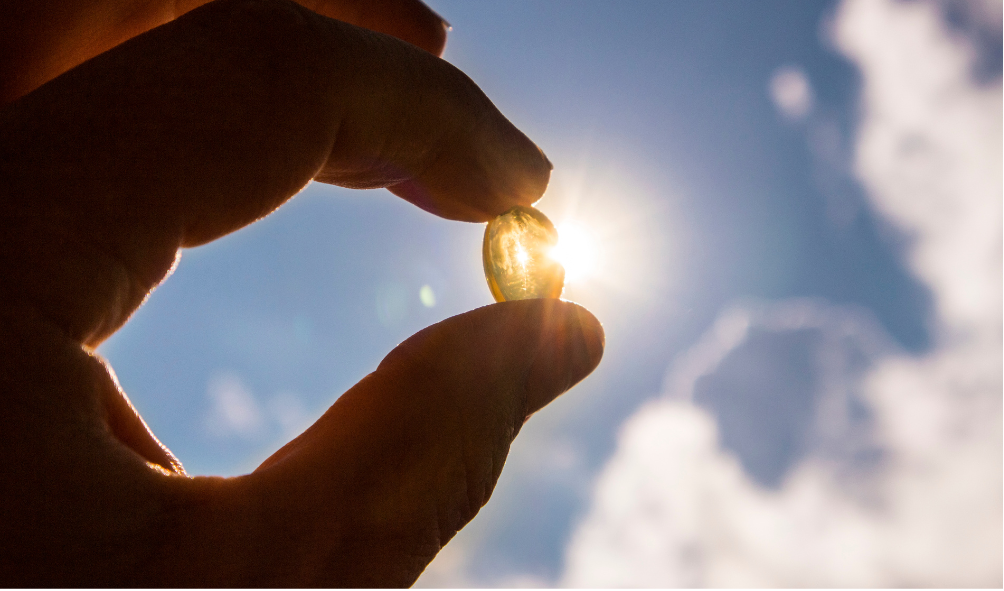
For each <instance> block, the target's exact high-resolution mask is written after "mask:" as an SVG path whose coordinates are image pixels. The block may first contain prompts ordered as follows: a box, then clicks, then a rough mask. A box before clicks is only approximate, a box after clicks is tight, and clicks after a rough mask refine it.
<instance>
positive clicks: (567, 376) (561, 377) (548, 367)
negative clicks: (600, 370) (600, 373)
mask: <svg viewBox="0 0 1004 591" xmlns="http://www.w3.org/2000/svg"><path fill="white" fill-rule="evenodd" d="M557 303H558V302H556V304H557ZM560 304H561V306H560V307H558V306H556V307H555V309H553V310H552V314H551V315H550V317H547V318H545V322H546V323H548V324H549V326H547V327H546V330H545V332H544V335H543V337H542V338H543V341H542V342H541V345H540V349H539V350H538V352H537V356H536V358H535V359H534V362H533V365H532V366H531V368H530V372H529V374H528V376H527V385H526V387H527V416H529V415H531V414H533V413H534V412H536V411H538V410H540V409H541V408H543V407H544V406H546V405H547V404H548V403H550V402H551V401H552V400H554V399H555V398H557V397H558V396H559V395H560V394H562V393H563V392H565V391H567V390H568V389H569V388H571V387H572V386H574V385H575V384H577V383H578V382H580V381H582V379H583V378H585V377H586V376H587V375H589V374H590V373H591V372H592V371H593V370H594V369H595V368H596V366H597V365H598V364H599V362H600V359H601V358H602V357H603V348H604V346H605V343H606V336H605V335H604V333H603V326H602V325H601V324H600V322H599V320H597V319H596V317H595V316H593V315H592V314H590V313H589V312H588V311H586V310H585V309H584V308H582V307H580V306H577V305H575V304H572V303H570V302H560Z"/></svg>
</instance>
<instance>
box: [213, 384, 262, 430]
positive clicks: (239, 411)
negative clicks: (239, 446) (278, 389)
mask: <svg viewBox="0 0 1004 591" xmlns="http://www.w3.org/2000/svg"><path fill="white" fill-rule="evenodd" d="M206 394H207V395H208V396H209V401H210V405H211V409H210V413H209V416H208V417H207V419H206V426H207V427H208V428H209V430H210V432H212V433H214V434H217V435H238V436H241V437H255V436H257V435H259V434H260V433H261V432H262V430H263V429H264V427H265V417H264V415H263V413H262V410H261V407H260V406H259V405H258V402H257V401H256V400H255V398H254V396H253V395H252V394H251V392H250V391H249V390H248V389H247V387H246V386H245V385H244V383H243V382H241V379H240V378H239V377H238V376H237V375H236V374H233V373H217V374H215V375H213V377H212V378H210V379H209V384H208V385H207V387H206Z"/></svg>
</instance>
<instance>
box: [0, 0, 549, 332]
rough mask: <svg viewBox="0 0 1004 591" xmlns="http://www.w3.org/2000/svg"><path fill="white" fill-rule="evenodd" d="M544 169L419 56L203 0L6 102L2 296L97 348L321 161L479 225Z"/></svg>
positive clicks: (266, 9) (505, 125) (405, 47)
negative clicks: (197, 257) (204, 251)
mask: <svg viewBox="0 0 1004 591" xmlns="http://www.w3.org/2000/svg"><path fill="white" fill-rule="evenodd" d="M549 170H550V166H549V163H548V162H547V160H546V158H544V156H543V154H542V153H541V152H540V150H538V149H537V147H536V146H535V145H534V144H533V143H532V142H531V141H530V140H529V139H527V138H526V137H525V136H524V135H523V134H522V133H520V132H519V131H518V130H517V129H516V128H515V127H513V126H512V124H511V123H509V122H508V121H507V120H506V119H505V118H504V117H503V116H502V115H501V114H500V113H499V112H498V110H497V109H495V107H494V106H493V105H492V104H491V102H490V101H489V100H488V99H487V98H486V97H485V96H484V94H483V93H481V91H480V90H479V89H478V88H477V87H476V86H475V85H474V84H473V82H471V81H470V79H468V78H467V77H466V76H464V75H463V74H462V73H461V72H460V71H459V70H457V69H455V68H453V67H452V66H450V65H449V64H447V63H446V62H444V61H442V60H440V59H438V58H436V57H434V56H432V55H430V54H429V53H427V52H425V51H421V50H419V49H417V48H415V47H414V46H412V45H409V44H406V43H403V42H401V41H400V40H398V39H395V38H392V37H388V36H386V35H381V34H378V33H374V32H372V31H367V30H364V29H360V28H358V27H354V26H351V25H348V24H345V23H342V22H340V21H336V20H331V19H327V18H324V17H321V16H318V15H317V14H315V13H313V12H310V11H308V10H306V9H303V8H302V7H300V6H298V5H295V4H292V3H289V2H279V1H276V2H266V1H257V0H228V1H223V2H215V3H212V4H208V5H206V6H203V7H201V8H199V9H196V10H193V11H192V12H190V13H188V14H187V15H185V16H183V17H181V18H179V19H178V20H176V21H174V22H172V23H169V24H167V25H164V26H162V27H159V28H157V29H154V30H152V31H150V32H148V33H146V34H144V35H141V36H139V37H136V38H134V39H132V40H130V41H128V42H126V43H124V44H122V45H120V46H118V47H116V48H115V49H113V50H112V51H109V52H107V53H105V54H103V55H101V56H98V57H97V58H95V59H93V60H91V61H89V62H87V63H85V64H83V65H81V66H80V67H78V68H76V69H74V70H72V71H70V72H68V73H67V74H65V75H63V76H61V77H59V78H57V79H55V80H53V81H52V82H50V83H49V84H46V85H45V86H43V87H42V88H40V89H38V90H37V91H36V92H33V93H32V94H30V95H28V96H26V97H24V98H23V99H21V100H19V101H17V102H15V103H13V104H11V105H8V106H7V107H6V108H5V109H4V111H3V113H2V114H0V178H4V181H5V184H4V186H3V187H2V189H0V190H2V191H3V193H4V194H3V197H4V199H3V201H2V203H0V208H2V210H0V213H2V214H3V218H2V219H3V220H5V223H6V224H7V228H6V234H7V236H8V237H9V242H8V244H7V245H6V247H5V248H4V249H2V252H0V272H2V273H3V274H4V277H5V278H6V280H7V283H8V285H9V286H10V289H9V290H8V293H7V294H6V295H7V297H9V298H14V299H17V300H19V301H21V302H27V303H28V304H30V305H32V306H35V307H37V308H39V309H41V310H42V312H43V313H44V314H45V315H46V316H47V317H49V318H52V319H54V320H55V321H56V322H57V323H58V324H59V325H60V326H61V327H62V328H63V329H64V330H66V331H67V332H68V333H69V334H70V335H71V336H73V337H74V338H78V339H80V340H81V341H82V342H85V343H87V344H91V345H93V344H96V343H99V342H101V340H102V339H104V338H105V337H107V335H108V334H111V332H113V331H114V330H115V329H116V328H117V327H118V326H120V325H121V323H122V322H124V321H125V319H126V318H128V316H129V314H130V313H131V312H132V311H133V310H134V309H135V308H136V307H137V306H138V305H139V303H140V302H141V301H142V300H143V298H144V297H145V296H146V294H147V293H148V292H149V290H150V289H151V288H152V287H153V286H154V285H156V284H157V282H159V281H160V280H161V279H162V278H163V277H164V276H165V275H166V274H167V273H168V272H169V271H170V269H171V268H172V266H173V264H174V263H175V253H176V251H177V249H178V248H179V247H181V246H193V245H198V244H202V243H205V242H208V241H210V240H213V239H215V238H217V237H219V236H221V235H223V234H226V233H228V232H231V231H233V230H235V229H237V228H240V227H242V226H244V225H246V224H248V223H251V222H252V221H254V220H256V219H258V218H260V217H262V216H264V215H266V214H267V213H269V212H270V211H272V210H273V209H275V208H276V207H277V206H279V205H280V204H281V203H282V202H284V201H285V200H286V199H288V198H289V197H291V196H292V195H293V194H295V193H296V192H297V191H299V190H300V189H301V188H302V187H303V186H304V184H305V183H307V182H308V181H309V180H310V179H311V178H313V177H315V176H316V177H317V178H319V179H321V180H324V181H326V182H333V183H337V184H342V185H345V186H352V187H379V186H393V187H394V190H395V192H397V193H399V194H402V195H404V196H405V197H406V198H407V199H409V200H411V201H412V202H413V203H415V204H416V205H418V206H420V207H422V208H423V209H426V210H428V211H431V212H433V213H436V214H438V215H441V216H444V217H448V218H451V219H460V220H468V221H484V220H487V219H490V218H491V217H492V216H494V215H496V214H498V213H501V212H502V211H504V210H505V209H507V208H509V207H511V206H512V205H515V204H517V203H520V204H528V203H532V202H533V201H535V200H536V199H537V198H539V196H540V195H541V194H542V193H543V190H544V188H545V186H546V184H547V179H548V176H549Z"/></svg>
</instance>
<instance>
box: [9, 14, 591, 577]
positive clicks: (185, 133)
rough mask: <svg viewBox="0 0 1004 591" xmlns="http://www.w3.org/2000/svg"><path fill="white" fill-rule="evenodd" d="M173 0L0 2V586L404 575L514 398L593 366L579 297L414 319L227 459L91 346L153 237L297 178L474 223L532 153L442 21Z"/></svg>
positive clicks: (235, 225)
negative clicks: (459, 56)
mask: <svg viewBox="0 0 1004 591" xmlns="http://www.w3.org/2000/svg"><path fill="white" fill-rule="evenodd" d="M183 4H184V2H173V1H169V0H161V1H160V3H158V2H144V1H141V0H135V1H134V2H132V3H130V1H129V0H106V1H104V2H102V1H101V0H92V1H88V0H75V1H73V0H71V1H66V2H59V1H58V0H46V1H42V2H31V1H30V0H23V2H21V3H16V2H15V3H7V4H6V5H5V6H4V7H3V8H0V37H2V39H0V68H2V72H0V76H2V79H0V84H2V87H0V91H2V93H3V94H2V98H3V100H4V102H5V103H7V104H6V105H5V106H4V107H3V108H2V111H0V236H2V242H0V326H2V331H3V333H2V337H3V338H2V339H0V401H2V402H0V404H2V407H0V467H2V468H0V469H2V470H3V474H2V477H0V495H2V499H0V500H2V505H0V507H2V509H0V512H2V513H0V583H2V584H3V585H4V586H29V585H31V586H33V585H42V586H50V585H54V586H66V585H73V586H77V585H84V586H95V585H96V586H119V585H129V586H161V585H167V586H229V585H240V586H270V585H296V586H300V585H329V586H333V585H352V586H362V585H378V586H396V585H408V584H410V583H412V582H413V581H414V580H415V579H416V578H417V577H418V575H419V574H420V573H421V571H422V569H423V568H424V567H425V566H426V564H428V562H429V561H431V560H432V558H433V557H434V556H435V555H436V553H437V552H438V551H439V549H440V548H441V547H442V546H443V544H445V543H446V542H447V541H448V540H449V539H450V538H451V537H452V536H453V535H454V534H455V533H456V532H457V531H458V530H459V529H460V528H461V527H463V525H464V524H465V523H467V522H468V521H469V520H470V519H471V518H473V517H474V515H475V514H476V513H477V511H478V510H479V508H480V507H481V506H482V505H484V503H485V502H486V501H487V500H488V497H489V495H490V494H491V491H492V489H493V487H494V485H495V482H496V480H497V478H498V476H499V472H500V470H501V468H502V465H503V463H504V461H505V458H506V454H507V452H508V449H509V445H510V442H511V441H512V439H513V437H514V436H515V435H516V433H517V432H518V431H519V429H520V427H521V425H522V424H523V422H524V420H525V418H526V417H527V416H529V415H530V414H532V413H533V412H535V411H536V410H538V409H540V408H541V407H543V406H544V405H546V404H547V403H548V402H550V401H551V400H552V399H554V398H555V397H556V396H557V395H559V394H561V393H562V392H564V391H565V390H567V389H568V388H569V387H571V386H572V385H573V384H575V383H576V382H577V381H579V380H581V379H582V378H583V377H584V376H586V375H587V374H588V373H589V372H590V371H592V369H593V368H594V367H595V366H596V364H597V363H598V362H599V359H600V356H601V355H602V349H603V332H602V329H601V328H600V325H599V323H598V322H597V321H596V319H595V318H593V317H592V316H591V315H590V314H589V313H588V312H586V311H584V310H583V309H582V308H579V307H577V306H575V305H573V304H570V303H566V302H560V301H557V300H536V301H520V302H510V303H504V304H496V305H492V306H487V307H484V308H480V309H478V310H474V311H471V312H469V313H466V314H462V315H460V316H456V317H454V318H450V319H448V320H445V321H443V322H441V323H439V324H436V325H434V326H431V327H429V328H427V329H425V330H423V331H421V332H419V333H418V334H416V335H415V336H413V337H411V338H410V339H408V340H407V341H405V342H404V343H402V344H401V345H400V346H398V347H397V348H396V349H394V351H392V352H391V353H390V354H389V355H388V356H387V357H386V358H385V359H384V361H383V362H382V363H381V364H380V366H379V367H378V368H377V369H376V371H374V372H373V373H372V374H370V375H369V376H367V377H366V378H365V379H363V380H362V381H361V382H360V383H359V384H357V385H356V386H355V387H353V388H352V389H350V390H349V391H348V392H346V393H345V394H344V395H342V396H341V397H340V398H339V399H338V401H337V402H336V403H335V404H334V405H333V406H332V407H331V408H330V409H329V410H328V411H327V412H326V413H325V414H324V415H323V416H322V417H321V418H320V419H319V420H318V421H317V422H316V423H315V424H314V425H313V426H312V427H310V428H309V429H308V430H307V431H306V432H305V433H303V434H302V435H301V436H299V437H297V438H296V439H295V440H293V441H292V442H290V443H289V444H287V445H286V446H285V447H283V448H282V449H281V450H279V451H278V452H277V453H276V454H275V455H273V456H272V457H271V458H269V459H268V460H267V461H266V462H265V463H264V464H263V465H262V466H261V467H260V468H258V470H256V471H255V472H254V473H252V474H249V475H246V476H241V477H236V478H213V477H196V478H190V477H188V476H186V475H185V473H184V471H183V470H182V468H181V465H180V464H179V463H178V461H177V460H176V459H175V458H174V457H173V456H172V455H171V453H170V452H169V451H167V450H166V449H165V448H164V447H163V446H162V445H161V444H160V443H159V442H158V441H157V440H156V439H155V438H154V436H153V435H152V434H151V433H150V432H149V431H148V429H147V428H146V425H145V424H144V423H143V422H142V419H141V418H140V417H139V416H138V415H137V414H136V412H135V410H134V409H133V407H132V406H131V405H130V403H129V401H128V399H127V398H126V396H125V394H124V393H122V391H121V389H120V388H119V387H118V384H117V383H116V381H115V377H114V375H113V374H112V373H111V370H110V368H109V367H108V366H107V365H106V364H105V363H104V361H102V360H101V359H100V358H99V357H98V356H97V355H95V354H94V353H93V348H94V347H96V346H97V345H98V344H100V343H101V342H102V341H103V340H104V339H106V338H107V337H108V336H109V335H111V334H112V333H113V332H115V330H117V329H118V328H119V327H120V326H122V324H123V323H124V322H125V321H126V320H127V319H128V317H129V315H130V314H131V313H132V312H133V311H135V309H136V308H137V307H138V306H139V305H140V304H141V303H142V302H143V299H144V298H145V297H146V296H147V294H149V293H150V291H151V290H152V289H153V288H154V287H155V286H156V285H157V284H158V283H159V282H160V281H161V280H163V279H164V278H165V277H166V276H167V275H169V274H170V272H171V269H172V268H173V265H175V264H176V262H177V260H178V258H177V257H178V253H179V252H180V250H179V249H181V248H183V247H189V246H196V245H199V244H204V243H206V242H209V241H211V240H214V239H216V238H218V237H220V236H223V235H224V234H227V233H228V232H232V231H234V230H237V229H239V228H241V227H243V226H245V225H247V224H249V223H251V222H253V221H255V220H256V219H258V218H260V217H262V216H264V215H266V214H268V213H269V212H270V211H272V210H274V209H275V208H276V207H278V206H279V205H281V204H282V203H283V202H284V201H286V200H287V199H289V198H290V197H291V196H292V195H293V194H294V193H296V192H297V191H299V190H300V189H301V188H302V187H303V186H304V185H305V184H306V183H307V182H308V181H309V180H310V179H312V178H314V179H317V180H319V181H323V182H328V183H334V184H338V185H342V186H346V187H388V188H389V189H390V190H391V191H393V192H394V193H395V194H397V195H400V196H401V197H403V198H404V199H407V200H408V201H410V202H412V203H414V204H415V205H417V206H419V207H421V208H422V209H425V210H426V211H429V212H432V213H434V214H436V215H440V216H443V217H446V218H449V219H454V220H464V221H470V222H482V221H486V220H488V219H490V218H491V217H493V216H494V215H497V214H498V213H501V212H502V211H504V210H506V209H508V208H509V207H511V206H512V205H515V204H530V203H532V202H533V201H535V200H536V199H538V198H539V197H540V195H541V194H542V193H543V191H544V188H545V186H546V185H547V181H548V177H549V174H550V164H549V163H548V161H547V159H546V158H545V157H544V156H543V154H542V153H541V152H540V151H539V150H538V149H537V148H536V146H535V145H534V144H533V143H532V142H530V141H529V140H528V139H527V138H526V137H525V136H524V135H523V134H521V133H520V132H519V131H518V130H517V129H515V128H514V127H513V126H512V125H511V124H510V123H509V122H508V121H507V120H506V119H505V118H504V117H503V116H502V115H501V114H500V113H499V112H498V111H497V110H496V109H495V107H494V106H493V105H492V104H491V102H489V100H488V99H487V98H486V97H485V96H484V95H483V94H482V93H481V91H480V90H479V89H478V88H477V87H476V86H475V85H474V83H472V82H471V81H470V80H469V79H468V78H467V77H466V76H464V75H463V74H462V73H461V72H460V71H458V70H457V69H455V68H454V67H452V66H450V65H449V64H447V63H446V62H444V61H442V60H440V59H439V58H438V57H436V56H435V55H434V54H438V53H439V52H440V51H441V50H442V47H443V43H444V41H445V29H444V27H443V24H442V22H441V21H440V19H439V18H438V17H436V16H435V15H434V14H433V13H432V12H430V11H429V10H428V9H427V8H425V7H424V6H422V5H421V4H419V3H418V2H416V1H415V0H379V1H377V0H369V1H367V0H346V1H344V2H337V1H335V0H331V1H328V2H324V1H321V2H317V3H316V4H315V5H313V6H311V8H313V9H314V10H316V11H317V12H312V11H310V10H307V9H306V8H303V7H301V6H299V5H297V4H293V3H291V2H286V1H281V0H274V1H268V0H226V1H220V2H215V3H212V4H207V5H205V6H202V7H199V8H195V5H196V4H198V2H197V1H196V2H193V3H192V6H184V5H183ZM189 9H191V10H190V11H189V12H187V13H186V11H188V10H189ZM182 13H184V14H183V15H182V16H179V17H178V18H177V19H175V16H176V15H177V14H182ZM318 13H321V14H324V15H327V16H321V14H318ZM328 17H336V18H339V19H342V20H340V21H339V20H333V19H332V18H328ZM362 27H366V28H362ZM395 36H396V37H397V38H395ZM402 39H403V41H402ZM405 41H407V42H410V43H406V42H405ZM420 48H421V49H420ZM177 371H185V368H183V367H179V368H177Z"/></svg>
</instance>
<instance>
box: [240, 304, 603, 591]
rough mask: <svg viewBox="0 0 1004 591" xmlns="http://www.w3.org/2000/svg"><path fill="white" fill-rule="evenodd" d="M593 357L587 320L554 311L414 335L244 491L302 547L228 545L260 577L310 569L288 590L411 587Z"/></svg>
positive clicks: (571, 311)
mask: <svg viewBox="0 0 1004 591" xmlns="http://www.w3.org/2000/svg"><path fill="white" fill-rule="evenodd" d="M602 349H603V331H602V328H601V327H600V325H599V323H598V322H597V321H596V319H595V318H594V317H593V316H592V315H590V314H589V313H588V312H586V311H585V310H583V309H582V308H580V307H578V306H576V305H574V304H571V303H568V302H561V301H558V300H524V301H517V302H507V303H503V304H496V305H492V306H488V307H485V308H481V309H478V310H474V311H472V312H469V313H467V314H463V315H460V316H456V317H453V318H450V319H448V320H446V321H443V322H441V323H439V324H437V325H434V326H431V327H429V328H427V329H425V330H423V331H421V332H420V333H418V334H416V335H415V336H413V337H412V338H410V339H408V340H407V341H405V342H404V343H402V344H401V345H400V346H399V347H397V348H396V349H395V350H394V351H393V352H392V353H390V355H388V356H387V358H386V359H384V361H383V362H382V363H381V364H380V366H379V368H378V369H377V370H376V371H375V372H374V373H373V374H371V375H369V376H368V377H366V378H365V379H364V380H363V381H361V382H360V383H359V384H358V385H356V386H355V387H354V388H352V389H351V390H349V391H348V392H346V393H345V394H344V395H342V397H341V398H339V399H338V401H337V402H336V403H335V404H334V405H333V406H332V407H331V408H330V409H329V410H328V412H327V413H325V415H324V416H323V417H321V419H320V420H318V421H317V423H315V424H314V425H313V426H312V427H310V428H309V429H308V430H307V431H306V432H305V433H304V434H303V435H301V436H300V437H298V438H297V439H295V440H294V441H292V442H291V443H290V444H289V445H287V446H286V447H284V448H283V449H282V450H280V451H279V452H277V453H276V454H275V455H274V456H273V457H272V458H270V459H269V460H268V461H266V463H265V464H263V465H262V467H261V468H259V470H258V471H257V472H256V473H255V474H253V475H250V476H249V477H247V478H245V479H244V480H242V481H240V486H241V487H244V490H245V491H246V494H247V495H249V498H250V499H256V500H249V501H246V502H247V503H249V504H250V505H252V506H260V507H261V509H260V513H258V514H256V518H255V521H256V523H257V526H256V527H257V528H261V530H262V531H268V532H270V533H269V537H270V538H278V539H283V540H296V541H297V543H296V544H295V545H292V546H290V547H289V548H287V549H284V550H277V549H276V548H274V547H273V545H270V543H269V541H268V539H267V538H259V537H258V536H257V535H256V534H255V533H254V532H244V533H237V532H228V533H227V537H236V538H237V539H240V540H241V543H242V544H244V545H246V546H247V547H248V548H249V549H251V550H249V551H250V552H251V555H250V556H249V560H250V563H252V564H254V563H256V562H258V561H259V560H261V561H262V564H261V567H262V568H265V569H266V570H268V569H279V570H286V571H288V570H289V565H290V564H309V565H311V567H310V573H311V575H312V576H315V577H316V578H315V579H312V580H297V581H295V582H296V583H297V584H301V585H332V584H337V585H347V586H380V587H389V586H399V585H409V584H411V583H412V582H414V580H415V578H417V576H418V575H419V573H420V572H421V571H422V569H423V568H424V567H425V565H426V564H427V563H428V562H429V561H430V560H431V559H432V558H433V557H434V556H435V554H436V553H437V552H438V551H439V549H440V548H441V547H442V546H443V545H444V544H446V542H447V541H448V540H449V539H450V538H451V537H452V536H453V535H454V534H455V533H456V532H457V531H458V530H459V529H460V528H461V527H463V525H464V524H466V523H467V522H468V521H469V520H470V519H472V518H473V517H474V515H475V514H476V513H477V512H478V510H479V509H480V508H481V506H482V505H484V504H485V503H486V502H487V501H488V498H489V496H490V495H491V492H492V489H493V488H494V486H495V483H496V481H497V479H498V477H499V473H500V471H501V469H502V466H503V464H504V462H505V458H506V455H507V453H508V449H509V445H510V442H511V441H512V439H513V438H514V437H515V435H516V433H517V432H518V431H519V429H520V427H521V425H522V424H523V421H524V419H525V418H526V417H527V416H528V415H529V414H532V413H533V412H535V411H536V410H538V409H540V408H541V407H542V406H544V405H546V404H547V403H548V402H550V401H551V400H553V399H554V397H556V396H558V395H559V394H561V393H562V392H564V391H565V390H567V389H568V388H570V387H571V386H572V385H573V384H575V383H576V382H578V381H579V380H581V379H582V378H584V377H585V376H586V375H587V374H589V373H590V372H591V371H592V370H593V368H595V367H596V364H597V363H598V362H599V359H600V356H601V355H602ZM347 508H352V509H351V510H347ZM276 561H278V562H279V563H280V564H283V565H284V566H283V567H280V566H279V564H277V562H276ZM293 570H294V571H296V572H301V571H299V570H297V569H293Z"/></svg>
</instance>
